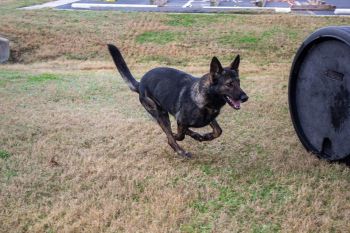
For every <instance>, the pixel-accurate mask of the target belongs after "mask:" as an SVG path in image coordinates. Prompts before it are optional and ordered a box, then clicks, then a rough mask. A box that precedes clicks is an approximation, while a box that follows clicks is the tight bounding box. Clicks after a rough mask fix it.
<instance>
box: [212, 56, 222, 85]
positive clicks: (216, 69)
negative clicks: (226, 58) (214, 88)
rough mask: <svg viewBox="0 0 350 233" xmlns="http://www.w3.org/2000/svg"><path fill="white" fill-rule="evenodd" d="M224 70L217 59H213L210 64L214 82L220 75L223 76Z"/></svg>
mask: <svg viewBox="0 0 350 233" xmlns="http://www.w3.org/2000/svg"><path fill="white" fill-rule="evenodd" d="M223 70H224V69H223V68H222V66H221V63H220V61H219V59H217V57H213V59H211V63H210V76H211V81H212V82H214V81H216V80H215V78H216V77H217V75H218V74H221V73H222V71H223Z"/></svg>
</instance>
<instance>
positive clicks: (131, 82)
mask: <svg viewBox="0 0 350 233" xmlns="http://www.w3.org/2000/svg"><path fill="white" fill-rule="evenodd" d="M108 49H109V52H110V54H111V55H112V57H113V60H114V63H115V65H116V66H117V69H118V71H119V73H120V74H121V76H122V78H123V79H124V81H125V82H126V83H127V84H128V86H129V88H130V89H131V90H132V91H134V92H137V93H139V99H140V102H141V104H142V105H143V106H144V108H145V109H146V110H147V111H148V112H149V113H150V114H151V115H152V116H153V117H154V118H155V119H156V120H157V122H158V124H159V125H160V127H161V128H162V129H163V131H164V132H165V134H166V135H167V138H168V143H169V145H170V146H171V147H172V148H173V149H174V150H175V151H176V152H177V153H178V154H180V155H182V156H186V157H191V154H190V153H189V152H187V151H185V150H184V149H182V148H181V147H180V146H179V145H178V144H177V142H176V141H181V140H183V139H184V138H185V135H189V136H191V137H192V138H194V139H195V140H198V141H210V140H213V139H214V138H217V137H219V136H220V135H221V133H222V130H221V128H220V126H219V124H218V123H217V122H216V120H215V118H216V117H217V116H218V115H219V113H220V109H221V108H222V107H223V106H224V105H225V104H226V103H228V104H229V105H230V106H231V107H233V108H235V109H239V108H240V103H243V102H245V101H247V100H248V96H247V95H246V94H245V93H244V91H243V90H242V89H241V88H240V80H239V76H238V73H239V72H238V67H239V63H240V57H239V55H237V57H236V58H235V60H234V61H233V62H232V63H231V65H230V66H229V67H226V68H223V67H222V66H221V64H220V62H219V60H218V59H217V58H216V57H213V59H212V61H211V63H210V72H209V73H207V74H205V75H204V76H203V77H201V78H196V77H193V76H192V75H190V74H187V73H185V72H183V71H180V70H176V69H172V68H167V67H161V68H155V69H152V70H150V71H148V72H147V73H146V74H145V75H144V76H143V77H142V79H141V81H140V82H137V81H136V80H135V78H134V77H133V76H132V74H131V73H130V70H129V69H128V67H127V65H126V63H125V61H124V59H123V57H122V55H121V53H120V51H119V50H118V48H117V47H115V46H114V45H108ZM169 113H170V114H171V115H173V116H174V117H175V119H176V121H177V126H178V129H177V133H176V134H173V133H172V131H171V127H170V120H169ZM206 125H210V126H211V127H212V129H213V132H212V133H207V134H204V135H201V134H199V133H196V132H193V131H192V130H191V129H189V128H190V127H193V128H199V127H203V126H206Z"/></svg>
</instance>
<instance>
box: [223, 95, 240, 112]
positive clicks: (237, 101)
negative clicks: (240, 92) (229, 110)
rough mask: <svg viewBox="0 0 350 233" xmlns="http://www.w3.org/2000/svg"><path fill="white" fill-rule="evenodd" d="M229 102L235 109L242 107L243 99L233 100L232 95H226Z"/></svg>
mask: <svg viewBox="0 0 350 233" xmlns="http://www.w3.org/2000/svg"><path fill="white" fill-rule="evenodd" d="M226 98H227V100H228V101H227V102H228V104H229V105H230V106H231V107H233V108H234V109H240V108H241V101H240V100H233V99H231V98H230V97H228V96H227V97H226Z"/></svg>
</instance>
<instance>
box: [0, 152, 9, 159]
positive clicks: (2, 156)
mask: <svg viewBox="0 0 350 233" xmlns="http://www.w3.org/2000/svg"><path fill="white" fill-rule="evenodd" d="M10 157H11V154H10V153H9V152H7V151H6V150H0V159H8V158H10Z"/></svg>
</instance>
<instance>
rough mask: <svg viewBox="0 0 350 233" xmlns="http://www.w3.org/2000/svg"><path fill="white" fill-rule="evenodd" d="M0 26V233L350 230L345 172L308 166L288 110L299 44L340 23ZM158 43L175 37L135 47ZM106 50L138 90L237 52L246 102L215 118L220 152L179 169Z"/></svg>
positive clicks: (73, 21)
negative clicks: (117, 56)
mask: <svg viewBox="0 0 350 233" xmlns="http://www.w3.org/2000/svg"><path fill="white" fill-rule="evenodd" d="M2 13H3V15H4V16H3V17H2V20H1V21H0V32H1V33H2V34H5V35H6V36H8V37H10V38H11V39H12V40H13V49H14V51H15V52H16V51H17V53H15V57H14V59H16V60H18V61H23V62H24V63H25V64H8V65H2V66H1V70H0V100H1V101H0V116H1V117H0V150H1V151H0V152H1V153H2V154H1V153H0V155H2V156H0V206H1V208H0V226H1V227H0V232H81V231H85V232H347V231H348V229H350V223H349V221H348V219H349V216H350V212H349V210H350V193H349V189H350V185H349V183H350V178H349V177H350V170H349V168H348V167H346V166H345V165H343V164H329V163H327V162H324V161H320V160H318V159H317V158H315V156H313V155H309V154H308V153H306V152H305V150H304V149H303V148H302V146H301V144H300V143H299V141H298V139H297V138H296V136H295V133H294V130H293V128H292V126H291V123H290V118H289V113H288V105H287V96H286V92H287V81H288V73H289V68H290V61H291V59H292V56H293V53H294V52H295V49H296V48H297V47H298V45H299V44H300V42H301V41H302V39H303V38H304V37H305V36H306V35H307V34H308V33H309V32H310V31H312V30H313V29H314V28H317V27H320V26H325V25H330V24H345V23H349V22H350V21H349V19H348V18H313V17H299V16H280V15H277V16H271V15H258V16H254V15H253V16H246V15H215V16H214V17H213V16H191V17H192V18H194V19H191V17H190V18H187V19H186V20H187V21H185V22H183V21H180V25H179V22H178V21H179V20H178V19H177V21H176V22H175V23H174V22H173V23H169V21H171V20H173V19H174V16H172V15H167V14H125V13H115V12H107V13H106V12H98V13H96V12H79V13H77V12H74V13H73V12H57V11H46V10H45V11H38V12H15V14H12V15H11V14H10V13H9V12H7V11H2ZM49 15H50V16H51V18H50V19H48V17H47V16H49ZM176 17H178V16H175V19H176ZM184 17H188V16H184ZM197 17H198V18H197ZM191 20H192V21H191ZM188 22H189V24H190V26H188V25H187V23H188ZM203 24H204V26H203ZM49 25H50V27H49ZM111 25H113V26H111ZM184 25H186V26H184ZM206 25H207V26H206ZM276 25H277V26H278V27H277V28H278V29H275V28H276ZM194 29H196V30H194ZM156 30H161V31H162V30H164V31H171V32H173V33H174V35H178V36H179V37H176V38H175V40H173V41H171V42H168V43H165V44H163V45H158V44H154V43H148V42H145V43H141V42H137V37H138V36H139V35H141V34H142V33H143V32H146V31H156ZM235 31H238V32H245V33H246V34H245V35H244V37H237V35H236V34H235V33H234V32H235ZM288 31H290V32H291V33H290V34H289V36H286V35H283V33H284V32H288ZM226 35H232V36H233V41H234V42H237V43H239V44H238V45H232V44H231V45H230V44H229V43H230V40H229V38H230V36H228V37H225V36H226ZM234 36H236V37H234ZM252 38H253V39H252ZM254 38H258V39H259V41H264V42H265V43H264V44H261V43H260V42H259V41H258V42H256V41H255V40H254ZM43 41H45V43H43ZM247 41H249V42H247ZM254 41H255V42H254ZM107 42H116V43H117V44H119V45H120V46H121V47H122V50H123V52H124V53H125V57H126V60H127V61H128V63H129V64H130V66H131V69H132V71H133V73H135V74H136V76H137V77H140V76H141V75H142V74H143V73H144V72H146V71H147V70H148V69H150V68H151V67H154V66H157V65H159V64H170V65H172V66H174V65H175V66H177V67H180V68H181V69H183V70H186V71H187V72H190V73H193V74H197V75H200V74H203V73H205V72H206V71H207V69H208V67H207V63H208V58H209V57H210V56H211V55H214V54H215V55H217V56H218V57H219V58H222V60H224V61H225V63H227V62H228V61H229V59H231V55H232V54H233V53H236V52H240V53H241V55H242V56H243V58H244V59H243V62H242V67H241V76H242V85H243V87H244V89H245V90H246V91H247V93H249V95H250V97H251V98H250V101H249V102H248V103H247V104H245V105H244V106H243V108H242V110H240V111H233V110H232V109H230V108H228V107H225V108H224V109H223V111H222V114H221V115H220V116H219V119H218V121H219V123H220V124H221V125H222V128H223V130H224V133H223V135H222V136H221V137H220V138H218V139H217V140H215V141H212V142H208V143H197V142H194V141H193V140H192V139H189V138H186V139H185V140H184V141H183V142H181V145H182V146H183V147H184V148H186V149H188V150H189V151H191V152H193V154H194V158H193V159H192V160H183V159H181V158H179V157H178V156H176V155H175V154H174V153H173V152H172V150H171V148H170V147H169V146H168V145H167V144H166V138H165V136H164V134H163V133H162V132H161V130H160V128H159V127H158V126H157V125H156V124H155V123H154V122H153V121H152V120H151V119H150V117H149V116H148V115H147V114H146V113H145V112H144V110H143V109H142V107H141V105H140V104H139V103H138V100H137V96H135V95H134V94H133V93H131V92H130V91H129V90H128V89H127V87H126V85H125V84H124V83H123V82H122V80H121V79H120V77H119V76H118V75H116V74H115V71H114V67H113V65H112V62H111V61H110V59H109V58H108V56H107V53H106V51H105V43H107ZM276 46H277V47H276ZM282 46H283V47H282ZM29 48H32V50H31V51H29V50H28V49H29ZM27 51H28V52H27ZM67 54H70V55H69V56H68V55H67ZM72 55H74V56H72ZM167 57H170V58H167ZM232 57H233V56H232ZM51 58H57V59H54V60H50V59H51ZM73 58H75V59H77V58H79V59H83V60H85V59H88V60H89V61H82V60H70V59H73ZM182 59H183V60H185V62H182ZM47 60H49V61H47ZM34 61H35V63H32V62H34ZM27 63H30V64H27ZM4 152H7V153H6V155H5V153H4Z"/></svg>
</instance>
